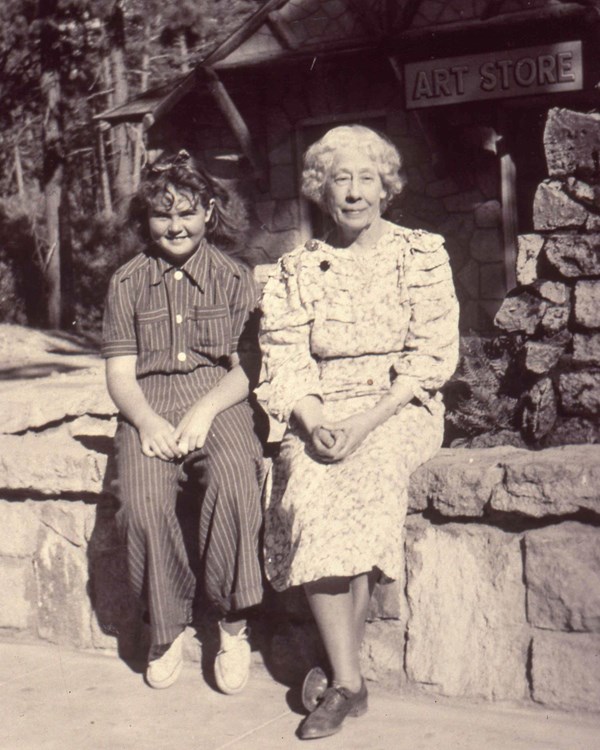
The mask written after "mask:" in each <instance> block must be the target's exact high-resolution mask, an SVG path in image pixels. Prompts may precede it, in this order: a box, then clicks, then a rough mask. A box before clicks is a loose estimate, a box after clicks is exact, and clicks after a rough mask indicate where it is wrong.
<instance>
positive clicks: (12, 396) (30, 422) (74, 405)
mask: <svg viewBox="0 0 600 750" xmlns="http://www.w3.org/2000/svg"><path fill="white" fill-rule="evenodd" d="M116 413H117V408H116V406H115V405H114V404H113V402H112V401H111V399H110V396H109V395H108V391H107V390H106V385H105V382H104V369H103V365H102V364H101V363H100V360H98V365H97V367H95V368H90V369H89V370H86V371H83V372H77V373H73V374H68V375H56V376H52V377H47V378H39V379H36V380H34V381H33V382H32V381H27V382H26V383H25V384H23V382H22V381H15V382H14V383H11V384H10V386H9V387H8V388H7V389H6V393H5V397H4V398H2V400H1V401H0V433H15V432H24V431H26V430H29V429H32V428H39V427H43V426H45V425H48V424H55V423H59V422H61V421H63V420H65V418H66V417H69V418H72V417H79V416H82V415H84V414H96V415H102V416H107V417H110V416H113V415H115V414H116Z"/></svg>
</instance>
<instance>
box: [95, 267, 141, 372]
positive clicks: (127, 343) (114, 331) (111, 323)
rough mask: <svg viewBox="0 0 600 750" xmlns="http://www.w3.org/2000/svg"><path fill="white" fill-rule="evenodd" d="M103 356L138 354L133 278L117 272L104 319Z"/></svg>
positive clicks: (110, 290)
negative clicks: (123, 278)
mask: <svg viewBox="0 0 600 750" xmlns="http://www.w3.org/2000/svg"><path fill="white" fill-rule="evenodd" d="M101 353H102V356H103V357H105V358H109V357H119V356H123V355H130V354H137V353H138V346H137V337H136V334H135V321H134V310H133V295H132V288H131V280H130V279H125V280H121V278H120V276H119V275H118V273H117V274H115V275H114V276H113V277H112V279H111V280H110V284H109V287H108V294H107V296H106V303H105V306H104V317H103V321H102V348H101Z"/></svg>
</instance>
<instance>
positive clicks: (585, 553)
mask: <svg viewBox="0 0 600 750" xmlns="http://www.w3.org/2000/svg"><path fill="white" fill-rule="evenodd" d="M525 552H526V554H525V581H526V586H527V619H528V620H529V622H530V623H531V624H532V625H534V626H535V627H537V628H543V629H545V630H565V631H581V632H589V633H600V529H598V528H596V527H593V526H586V525H584V524H582V523H575V522H567V523H561V524H558V525H556V526H550V527H548V528H545V529H536V530H535V531H529V532H528V533H527V534H526V535H525Z"/></svg>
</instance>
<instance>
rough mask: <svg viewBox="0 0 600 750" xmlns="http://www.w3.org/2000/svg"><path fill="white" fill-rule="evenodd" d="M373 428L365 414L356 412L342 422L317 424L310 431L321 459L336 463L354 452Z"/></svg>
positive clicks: (324, 461) (313, 443)
mask: <svg viewBox="0 0 600 750" xmlns="http://www.w3.org/2000/svg"><path fill="white" fill-rule="evenodd" d="M372 428H373V425H372V424H371V420H369V418H368V417H367V416H366V415H365V414H355V415H353V416H351V417H348V418H347V419H344V420H342V421H340V422H333V423H324V424H320V425H317V426H316V427H314V428H313V429H312V430H311V432H310V441H311V445H312V448H313V450H314V452H315V453H316V454H317V456H318V458H319V460H321V461H323V463H335V462H337V461H342V460H343V459H344V458H346V457H347V456H349V455H350V454H351V453H353V452H354V451H355V450H356V449H357V448H358V447H359V445H361V443H362V442H363V440H364V439H365V438H366V437H367V435H368V434H369V432H370V431H371V430H372Z"/></svg>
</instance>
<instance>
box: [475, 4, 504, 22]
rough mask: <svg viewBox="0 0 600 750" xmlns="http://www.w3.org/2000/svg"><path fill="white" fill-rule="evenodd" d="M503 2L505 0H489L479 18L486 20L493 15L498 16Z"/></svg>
mask: <svg viewBox="0 0 600 750" xmlns="http://www.w3.org/2000/svg"><path fill="white" fill-rule="evenodd" d="M503 4H504V0H488V1H487V3H486V4H485V7H484V9H483V10H482V11H481V14H480V16H479V18H481V20H482V21H485V20H486V19H488V18H492V16H497V15H498V13H499V12H500V8H501V7H502V5H503Z"/></svg>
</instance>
